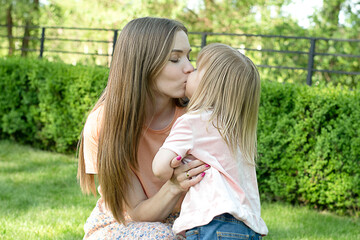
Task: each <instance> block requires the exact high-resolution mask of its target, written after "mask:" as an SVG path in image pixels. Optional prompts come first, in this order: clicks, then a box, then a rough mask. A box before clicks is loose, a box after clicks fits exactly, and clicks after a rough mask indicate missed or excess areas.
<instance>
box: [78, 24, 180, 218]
mask: <svg viewBox="0 0 360 240" xmlns="http://www.w3.org/2000/svg"><path fill="white" fill-rule="evenodd" d="M178 31H184V32H185V33H187V30H186V28H185V27H184V26H183V25H182V24H181V23H179V22H177V21H174V20H170V19H164V18H151V17H146V18H138V19H135V20H132V21H130V22H129V23H128V24H127V25H126V26H125V27H124V29H123V30H122V31H121V32H120V35H119V38H118V40H117V43H116V47H115V52H114V55H113V59H112V63H111V67H110V73H109V78H108V83H107V86H106V88H105V90H104V93H103V94H102V96H101V97H100V99H99V100H98V102H97V103H96V105H95V107H94V108H93V110H95V109H96V108H98V107H99V106H101V105H102V106H103V109H104V110H103V121H102V126H100V129H101V130H100V139H99V143H98V144H99V145H98V146H99V148H98V155H97V160H98V177H99V184H100V186H101V192H102V197H103V199H104V201H105V204H106V206H107V208H108V209H110V210H111V212H112V214H113V215H114V218H115V219H116V220H117V221H118V222H123V223H124V215H123V212H124V209H125V208H124V207H125V204H127V205H128V199H127V196H128V189H129V187H131V186H132V183H131V181H130V174H129V173H130V172H131V171H132V170H136V169H137V168H138V159H137V151H138V145H139V140H140V136H141V133H142V129H143V125H144V123H145V119H146V117H147V116H146V115H145V106H146V104H152V103H153V102H154V94H153V92H154V88H155V83H154V81H155V79H156V77H157V75H158V74H159V73H160V71H161V70H162V69H163V67H164V66H165V64H166V63H167V61H168V60H169V58H170V54H171V49H172V47H173V44H174V36H175V34H176V32H178ZM148 100H150V102H147V101H148ZM175 101H176V100H175ZM179 102H180V101H178V102H177V103H178V104H180V103H179ZM78 151H79V153H78V154H79V166H78V179H79V181H80V186H81V188H82V190H83V191H84V192H85V193H90V192H92V193H93V194H95V195H96V189H95V182H94V176H93V175H89V174H86V172H85V162H84V154H83V134H81V139H80V143H79V149H78Z"/></svg>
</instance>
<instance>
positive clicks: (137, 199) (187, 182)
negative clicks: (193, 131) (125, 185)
mask: <svg viewBox="0 0 360 240" xmlns="http://www.w3.org/2000/svg"><path fill="white" fill-rule="evenodd" d="M170 166H171V167H172V168H174V170H173V175H172V178H171V179H170V180H168V181H167V182H166V183H165V184H164V185H163V186H162V187H161V189H160V190H159V191H158V192H157V193H156V194H155V195H154V196H152V197H151V198H147V197H146V195H145V193H144V191H143V189H142V186H141V184H140V182H139V180H138V179H137V177H136V176H135V174H133V173H131V175H132V176H131V179H132V183H133V186H132V188H130V189H129V196H128V200H129V206H127V212H128V214H129V215H130V217H131V218H132V220H134V221H139V222H157V221H162V220H164V219H165V218H166V217H168V216H169V214H170V213H171V212H172V211H173V209H174V207H175V205H176V203H177V202H178V200H179V199H180V198H181V196H182V194H183V193H185V192H186V191H188V190H189V188H190V187H191V186H194V185H195V184H197V183H199V182H200V181H201V180H202V179H203V177H204V174H202V173H203V172H204V171H205V170H207V169H208V168H209V166H208V165H205V164H204V163H203V162H201V161H199V160H193V161H191V162H189V163H187V164H182V163H181V161H179V160H177V159H176V158H174V159H173V160H172V161H171V165H170ZM187 171H188V172H190V173H191V176H192V178H191V179H189V178H188V177H187V176H186V172H187Z"/></svg>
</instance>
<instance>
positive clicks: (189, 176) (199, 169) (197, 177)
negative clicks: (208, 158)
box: [170, 156, 210, 192]
mask: <svg viewBox="0 0 360 240" xmlns="http://www.w3.org/2000/svg"><path fill="white" fill-rule="evenodd" d="M170 166H171V167H172V168H174V174H173V175H172V177H171V180H170V181H171V182H172V183H173V184H174V185H175V186H177V188H178V190H179V191H180V192H186V191H188V190H189V188H190V187H192V186H194V185H196V184H197V183H199V182H200V181H201V180H202V179H203V178H204V176H205V174H206V173H205V170H207V169H209V168H210V165H208V164H206V163H204V162H202V161H200V160H197V159H195V160H191V161H190V162H188V163H185V164H184V163H182V162H181V157H180V156H178V157H176V158H174V159H173V160H171V163H170Z"/></svg>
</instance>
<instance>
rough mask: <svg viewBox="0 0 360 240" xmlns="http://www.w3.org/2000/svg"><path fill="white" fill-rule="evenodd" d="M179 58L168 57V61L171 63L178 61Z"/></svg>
mask: <svg viewBox="0 0 360 240" xmlns="http://www.w3.org/2000/svg"><path fill="white" fill-rule="evenodd" d="M179 60H180V58H178V57H176V58H175V57H173V58H170V62H173V63H177V62H179Z"/></svg>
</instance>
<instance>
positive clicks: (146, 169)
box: [83, 106, 185, 198]
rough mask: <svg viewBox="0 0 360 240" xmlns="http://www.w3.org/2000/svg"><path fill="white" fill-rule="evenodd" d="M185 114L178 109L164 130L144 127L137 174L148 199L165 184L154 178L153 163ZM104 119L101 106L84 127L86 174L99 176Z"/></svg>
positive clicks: (181, 109) (91, 114) (182, 109)
mask: <svg viewBox="0 0 360 240" xmlns="http://www.w3.org/2000/svg"><path fill="white" fill-rule="evenodd" d="M184 112H185V109H184V108H178V107H176V110H175V114H174V117H173V120H172V121H171V123H170V124H169V125H168V126H166V127H165V128H164V129H161V130H152V129H150V128H145V127H144V130H143V135H142V137H141V138H140V143H139V150H138V161H139V169H138V171H137V172H135V174H136V176H137V177H138V179H139V181H140V183H141V185H142V187H143V190H144V193H145V194H146V196H147V197H148V198H150V197H152V196H153V195H154V194H155V193H157V192H158V191H159V189H160V188H161V187H162V185H164V183H165V182H163V181H160V180H159V179H158V178H157V177H155V176H154V174H153V171H152V161H153V159H154V157H155V154H156V153H157V152H158V150H159V148H160V147H161V145H162V144H163V143H164V141H165V139H166V137H167V136H168V135H169V133H170V129H171V127H172V125H173V124H174V122H175V121H176V119H177V118H178V117H179V116H181V115H182V114H184ZM102 118H103V106H100V107H99V108H97V109H96V110H94V111H92V112H91V113H90V114H89V116H88V118H87V120H86V123H85V127H84V133H83V134H84V158H85V168H86V173H88V174H97V172H98V171H97V152H98V142H99V136H100V127H101V122H102ZM99 192H100V191H99ZM100 194H101V193H100Z"/></svg>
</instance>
